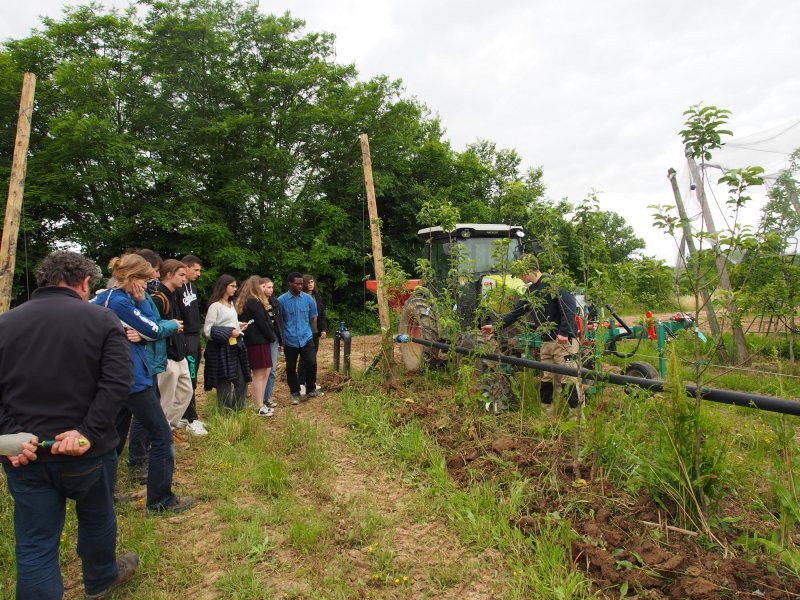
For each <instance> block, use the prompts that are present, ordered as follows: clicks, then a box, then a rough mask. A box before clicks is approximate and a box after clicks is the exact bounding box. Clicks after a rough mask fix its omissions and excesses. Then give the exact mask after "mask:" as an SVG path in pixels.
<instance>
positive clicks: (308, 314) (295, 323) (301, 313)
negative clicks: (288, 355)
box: [278, 292, 317, 348]
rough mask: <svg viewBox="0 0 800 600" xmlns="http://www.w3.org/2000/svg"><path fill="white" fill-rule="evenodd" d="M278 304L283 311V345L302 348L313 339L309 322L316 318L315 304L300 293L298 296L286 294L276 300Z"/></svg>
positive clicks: (290, 293)
mask: <svg viewBox="0 0 800 600" xmlns="http://www.w3.org/2000/svg"><path fill="white" fill-rule="evenodd" d="M278 302H280V303H281V308H282V309H283V326H284V334H285V337H284V340H283V345H284V346H290V347H292V348H302V347H303V346H305V345H306V344H307V343H308V342H309V340H311V339H312V338H313V337H314V336H313V334H312V333H311V322H310V321H311V319H313V318H314V317H316V316H317V303H316V302H315V301H314V298H312V297H311V296H310V295H308V294H306V293H305V292H300V295H299V296H294V295H293V294H292V292H286V293H284V294H282V295H281V297H280V298H278Z"/></svg>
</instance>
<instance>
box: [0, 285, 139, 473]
mask: <svg viewBox="0 0 800 600" xmlns="http://www.w3.org/2000/svg"><path fill="white" fill-rule="evenodd" d="M132 383H133V363H132V362H131V354H130V344H129V343H128V339H127V338H126V337H125V332H124V331H123V329H122V323H121V322H120V320H119V319H118V318H117V316H116V315H115V314H114V313H113V312H111V311H110V310H108V309H107V308H104V307H102V306H99V305H96V304H90V303H88V302H84V301H83V300H81V298H80V296H78V294H76V293H75V292H74V291H72V290H70V289H68V288H64V287H55V286H48V287H44V288H39V289H37V290H35V291H34V292H33V296H32V297H31V299H30V300H29V301H28V302H25V303H24V304H22V305H21V306H19V307H17V308H15V309H14V310H11V311H9V312H7V313H5V314H4V315H2V316H0V434H5V433H18V432H21V431H25V432H28V433H32V434H34V435H37V436H38V437H39V440H40V441H41V440H50V439H53V438H54V437H55V436H56V435H57V434H59V433H63V432H64V431H69V430H70V429H77V430H78V431H80V432H81V434H83V435H84V436H85V437H86V438H87V439H88V440H89V441H90V442H91V443H92V447H91V448H90V449H89V451H88V452H87V453H86V454H85V455H84V456H99V455H101V454H105V453H106V452H108V451H110V450H112V449H113V448H116V446H117V444H118V443H119V438H118V436H117V430H116V428H115V427H114V418H115V417H116V415H117V412H119V409H120V407H121V406H122V403H123V402H124V401H125V400H126V399H127V397H128V390H130V388H131V384H132ZM37 454H38V455H39V458H38V460H40V461H62V460H70V459H71V458H72V457H69V456H66V457H65V456H64V455H61V454H56V455H53V454H50V453H49V452H47V451H44V450H39V452H37Z"/></svg>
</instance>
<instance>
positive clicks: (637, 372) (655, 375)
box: [625, 360, 661, 395]
mask: <svg viewBox="0 0 800 600" xmlns="http://www.w3.org/2000/svg"><path fill="white" fill-rule="evenodd" d="M625 375H628V376H629V377H640V378H641V379H661V374H660V373H659V372H658V369H656V368H655V367H654V366H653V365H651V364H650V363H647V362H642V361H638V360H635V361H633V362H632V363H630V364H629V365H628V366H627V367H625ZM642 391H643V389H642V388H640V387H639V386H638V385H633V384H628V385H626V386H625V393H626V394H631V395H634V394H641V393H642Z"/></svg>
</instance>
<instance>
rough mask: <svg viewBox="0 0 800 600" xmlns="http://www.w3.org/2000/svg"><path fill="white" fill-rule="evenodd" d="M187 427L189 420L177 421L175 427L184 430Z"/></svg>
mask: <svg viewBox="0 0 800 600" xmlns="http://www.w3.org/2000/svg"><path fill="white" fill-rule="evenodd" d="M188 426H189V419H181V420H180V421H178V424H177V425H175V427H177V428H178V429H186V428H187V427H188Z"/></svg>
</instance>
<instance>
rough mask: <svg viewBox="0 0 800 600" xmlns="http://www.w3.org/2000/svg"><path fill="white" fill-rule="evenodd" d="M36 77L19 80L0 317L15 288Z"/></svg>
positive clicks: (0, 265)
mask: <svg viewBox="0 0 800 600" xmlns="http://www.w3.org/2000/svg"><path fill="white" fill-rule="evenodd" d="M35 89H36V75H34V74H33V73H25V76H24V77H23V79H22V96H21V97H20V101H19V117H18V118H17V137H16V140H15V141H14V158H13V159H12V161H11V178H10V179H9V183H8V201H7V202H6V217H5V223H4V224H3V240H2V243H0V314H2V313H4V312H6V311H7V310H8V309H9V307H10V306H11V290H12V287H13V284H14V266H15V262H16V254H17V238H18V237H19V218H20V212H21V211H22V194H23V192H24V191H25V171H26V168H27V166H28V142H29V140H30V136H31V119H32V118H33V93H34V90H35Z"/></svg>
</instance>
